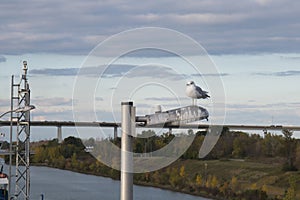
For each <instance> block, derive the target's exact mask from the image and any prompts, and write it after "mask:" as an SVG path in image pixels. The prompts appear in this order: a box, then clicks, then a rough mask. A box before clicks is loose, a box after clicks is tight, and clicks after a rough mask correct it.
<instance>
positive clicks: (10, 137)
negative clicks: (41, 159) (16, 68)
mask: <svg viewBox="0 0 300 200" xmlns="http://www.w3.org/2000/svg"><path fill="white" fill-rule="evenodd" d="M13 97H14V76H12V77H11V93H10V110H13V109H14V99H13ZM12 134H13V112H11V113H10V132H9V172H8V175H9V180H8V181H9V182H8V194H9V199H10V198H11V196H12V190H11V188H12V186H11V181H12V169H11V167H12V145H13V144H12V137H13V136H12Z"/></svg>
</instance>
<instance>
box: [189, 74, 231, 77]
mask: <svg viewBox="0 0 300 200" xmlns="http://www.w3.org/2000/svg"><path fill="white" fill-rule="evenodd" d="M192 76H196V77H197V76H200V77H202V76H206V77H215V76H216V77H220V76H229V74H228V73H219V74H192Z"/></svg>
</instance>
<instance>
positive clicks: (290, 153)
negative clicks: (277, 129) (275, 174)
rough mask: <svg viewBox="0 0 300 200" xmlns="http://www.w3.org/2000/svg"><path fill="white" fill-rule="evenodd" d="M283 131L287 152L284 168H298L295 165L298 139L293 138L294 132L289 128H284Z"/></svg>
mask: <svg viewBox="0 0 300 200" xmlns="http://www.w3.org/2000/svg"><path fill="white" fill-rule="evenodd" d="M282 133H283V135H284V138H285V152H286V159H287V161H286V164H285V166H284V170H287V171H289V170H292V171H294V170H296V167H295V166H294V161H295V154H296V148H297V141H296V140H295V138H293V132H292V131H290V130H287V129H283V130H282Z"/></svg>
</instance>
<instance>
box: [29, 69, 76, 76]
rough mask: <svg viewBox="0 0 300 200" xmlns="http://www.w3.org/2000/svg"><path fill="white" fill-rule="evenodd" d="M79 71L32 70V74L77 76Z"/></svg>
mask: <svg viewBox="0 0 300 200" xmlns="http://www.w3.org/2000/svg"><path fill="white" fill-rule="evenodd" d="M78 70H79V69H78V68H59V69H50V68H46V69H33V70H30V74H33V75H47V76H75V75H76V74H77V73H78Z"/></svg>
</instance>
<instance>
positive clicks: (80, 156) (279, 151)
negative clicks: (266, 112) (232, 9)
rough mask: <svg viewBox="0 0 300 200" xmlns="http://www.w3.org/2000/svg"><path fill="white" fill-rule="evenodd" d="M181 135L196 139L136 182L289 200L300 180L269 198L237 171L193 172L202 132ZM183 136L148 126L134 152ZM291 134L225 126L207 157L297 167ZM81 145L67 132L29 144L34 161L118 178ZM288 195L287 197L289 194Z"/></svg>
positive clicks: (299, 145)
mask: <svg viewBox="0 0 300 200" xmlns="http://www.w3.org/2000/svg"><path fill="white" fill-rule="evenodd" d="M181 136H182V137H193V138H194V140H193V142H192V144H191V146H190V147H189V148H188V149H187V151H186V152H185V153H184V154H183V155H182V156H181V158H180V159H179V160H178V161H177V162H175V163H174V164H172V165H170V166H168V167H165V168H163V169H160V170H158V171H155V172H148V173H142V174H135V175H134V181H135V183H138V184H143V185H151V186H157V187H162V188H167V189H171V190H176V191H181V192H186V193H190V194H194V195H200V196H211V197H214V198H218V199H282V198H283V197H284V198H285V199H286V200H288V199H293V198H294V197H295V191H296V187H295V184H296V182H297V181H298V182H299V181H300V180H294V182H292V181H291V182H290V184H289V188H288V189H287V190H286V194H285V195H281V196H271V197H270V196H268V188H267V186H266V185H262V186H257V185H256V183H253V184H252V185H251V186H249V187H247V188H243V187H241V185H240V182H239V180H238V177H237V176H230V177H227V178H224V177H220V176H217V175H216V174H213V173H210V174H205V173H203V170H202V171H201V170H200V171H196V172H194V171H193V172H192V170H190V169H187V166H186V165H187V163H189V161H193V162H195V163H196V162H205V161H203V160H200V159H199V158H198V154H199V149H200V147H201V145H202V143H203V141H204V138H205V136H206V132H201V131H199V132H197V133H194V132H193V131H192V130H189V131H188V133H187V134H184V135H181ZM181 136H180V135H179V136H178V135H174V134H170V133H168V132H167V133H164V134H162V135H156V134H155V132H154V131H152V130H148V131H143V132H142V133H141V134H140V135H139V136H138V137H136V138H134V142H133V151H134V152H136V153H148V152H153V151H155V150H158V149H160V148H162V147H164V146H166V145H168V144H169V143H170V142H171V141H172V140H173V139H174V137H181ZM292 136H293V133H292V132H291V131H288V130H284V131H283V134H282V135H276V134H271V133H266V134H265V135H264V137H262V136H260V135H256V134H251V135H250V134H247V133H244V132H231V131H229V130H228V129H226V128H224V129H223V131H222V133H221V135H220V138H219V140H218V142H217V144H216V145H215V147H214V148H213V150H212V151H211V152H210V153H209V154H208V155H207V156H206V158H205V160H208V161H209V160H224V161H226V160H230V159H247V160H252V161H259V162H268V160H272V162H274V160H276V162H279V163H280V164H281V166H282V169H281V170H282V171H289V170H297V168H300V161H299V158H300V142H299V140H297V139H295V138H293V137H292ZM105 140H109V141H111V142H113V143H114V144H115V145H117V146H120V144H121V140H120V138H117V139H105ZM84 144H85V145H86V146H89V147H94V146H95V147H96V146H97V144H98V141H96V140H94V139H93V138H90V139H89V140H86V141H84ZM85 145H83V142H82V141H81V140H80V139H79V138H75V137H68V138H66V139H65V140H64V141H63V143H61V144H59V143H58V142H57V140H51V141H44V142H37V143H33V144H32V149H33V151H34V152H35V155H34V156H33V157H32V161H33V162H34V163H36V164H40V165H46V166H51V167H56V168H61V169H67V170H72V171H78V172H82V173H89V174H94V175H100V176H107V177H111V178H114V179H119V177H120V172H119V171H117V170H114V169H111V168H109V167H107V166H105V165H104V164H102V163H100V162H99V161H97V160H96V159H95V158H94V157H93V156H91V154H89V153H87V152H86V148H85ZM189 168H190V167H189ZM289 196H291V198H288V197H289Z"/></svg>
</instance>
